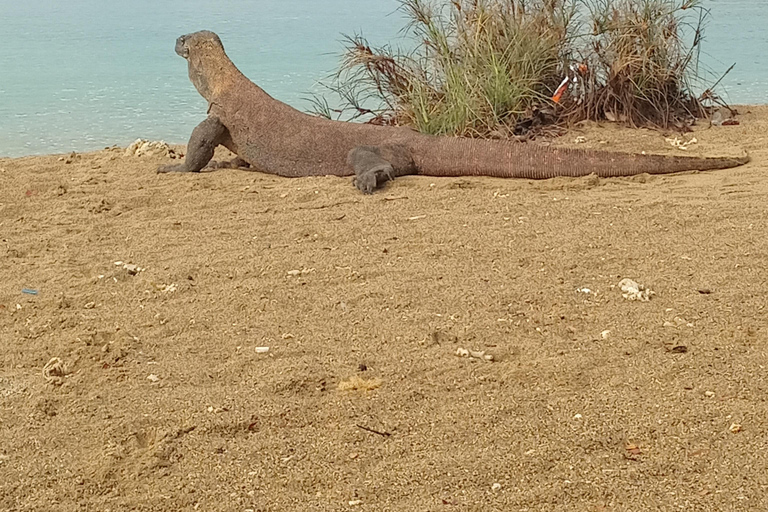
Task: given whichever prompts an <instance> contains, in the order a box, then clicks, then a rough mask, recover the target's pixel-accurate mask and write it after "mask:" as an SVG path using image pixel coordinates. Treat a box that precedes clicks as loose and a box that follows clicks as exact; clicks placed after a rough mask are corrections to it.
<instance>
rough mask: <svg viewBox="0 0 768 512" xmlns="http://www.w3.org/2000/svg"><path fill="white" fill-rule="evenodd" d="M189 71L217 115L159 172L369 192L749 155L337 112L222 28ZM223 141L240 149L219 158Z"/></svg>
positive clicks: (728, 161) (184, 42)
mask: <svg viewBox="0 0 768 512" xmlns="http://www.w3.org/2000/svg"><path fill="white" fill-rule="evenodd" d="M176 53H178V54H179V55H181V56H182V57H184V58H185V59H187V61H188V63H189V78H190V79H191V80H192V83H193V84H194V85H195V87H196V88H197V90H198V92H200V94H201V95H202V96H203V97H204V98H205V99H206V100H207V101H208V105H209V106H208V118H207V119H206V120H205V121H203V122H202V123H200V124H199V125H198V126H197V127H196V128H195V129H194V130H193V131H192V135H191V137H190V139H189V145H188V146H187V155H186V159H185V161H184V163H182V164H178V165H166V166H163V167H160V168H159V169H158V172H174V171H175V172H198V171H200V170H201V169H203V167H205V166H206V165H210V166H211V167H224V166H227V165H229V166H235V167H248V166H250V167H251V168H253V169H254V170H258V171H263V172H266V173H271V174H277V175H280V176H288V177H299V176H321V175H336V176H352V175H354V176H355V184H356V186H357V188H358V189H360V190H361V191H362V192H363V193H366V194H370V193H372V192H373V191H374V190H375V189H376V188H378V187H379V186H381V185H382V184H383V183H384V182H385V181H387V180H391V179H394V178H395V177H397V176H404V175H408V174H423V175H429V176H497V177H508V178H512V177H518V178H529V179H542V178H551V177H554V176H584V175H588V174H591V173H595V174H597V175H598V176H630V175H634V174H640V173H651V174H661V173H671V172H678V171H688V170H709V169H725V168H729V167H735V166H738V165H742V164H744V163H746V162H748V161H749V157H748V156H743V157H721V158H693V157H682V156H662V155H637V154H628V153H613V152H602V151H590V150H583V149H566V148H552V147H545V146H541V145H536V144H523V143H515V142H507V141H494V140H481V139H462V138H456V137H443V136H432V135H425V134H420V133H418V132H415V131H413V130H411V129H409V128H405V127H393V126H374V125H370V124H359V123H349V122H343V121H332V120H329V119H323V118H320V117H315V116H311V115H308V114H304V113H302V112H299V111H298V110H296V109H294V108H292V107H290V106H289V105H286V104H285V103H282V102H280V101H278V100H276V99H274V98H272V97H271V96H269V95H268V94H267V93H266V92H264V91H263V90H262V89H261V88H260V87H258V86H257V85H256V84H254V83H253V82H251V81H250V80H248V78H246V77H245V75H243V74H242V73H241V72H240V70H238V69H237V67H235V65H234V64H233V63H232V61H231V60H230V59H229V57H227V54H226V53H225V52H224V46H223V45H222V44H221V40H220V39H219V37H218V36H217V35H216V34H214V33H213V32H208V31H201V32H195V33H192V34H188V35H185V36H181V37H179V38H178V39H177V40H176ZM217 145H222V146H225V147H227V148H228V149H229V150H230V151H232V152H233V153H235V154H236V155H237V156H238V158H236V159H235V160H233V161H232V162H230V163H229V164H222V163H215V162H212V163H210V164H209V162H211V158H213V152H214V149H215V148H216V146H217Z"/></svg>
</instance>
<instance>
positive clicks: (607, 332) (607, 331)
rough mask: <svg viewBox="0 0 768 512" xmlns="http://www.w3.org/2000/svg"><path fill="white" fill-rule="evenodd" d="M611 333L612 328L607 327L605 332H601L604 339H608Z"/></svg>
mask: <svg viewBox="0 0 768 512" xmlns="http://www.w3.org/2000/svg"><path fill="white" fill-rule="evenodd" d="M610 334H611V331H610V329H606V330H604V331H603V332H601V333H600V337H601V338H603V339H604V340H607V339H608V336H610Z"/></svg>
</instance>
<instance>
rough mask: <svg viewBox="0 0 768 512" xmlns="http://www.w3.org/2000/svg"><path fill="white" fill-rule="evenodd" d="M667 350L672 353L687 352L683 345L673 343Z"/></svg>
mask: <svg viewBox="0 0 768 512" xmlns="http://www.w3.org/2000/svg"><path fill="white" fill-rule="evenodd" d="M669 351H670V352H671V353H673V354H685V353H687V352H688V347H686V346H685V345H675V346H674V347H672V348H671V349H669Z"/></svg>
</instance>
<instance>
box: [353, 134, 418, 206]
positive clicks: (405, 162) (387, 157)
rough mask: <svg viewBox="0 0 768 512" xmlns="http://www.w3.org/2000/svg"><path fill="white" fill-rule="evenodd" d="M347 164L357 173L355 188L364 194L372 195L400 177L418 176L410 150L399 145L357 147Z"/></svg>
mask: <svg viewBox="0 0 768 512" xmlns="http://www.w3.org/2000/svg"><path fill="white" fill-rule="evenodd" d="M347 164H348V165H349V166H350V167H351V168H352V169H353V170H354V171H355V186H356V187H357V188H358V189H359V190H360V192H362V193H363V194H372V193H373V191H374V190H376V189H377V188H379V187H381V186H382V185H383V184H384V183H385V182H387V181H389V180H393V179H395V178H396V177H398V176H405V175H408V174H416V164H414V162H413V158H412V157H411V152H410V150H409V149H408V148H407V147H405V146H402V145H399V144H388V145H382V146H357V147H356V148H354V149H353V150H351V151H350V152H349V154H348V155H347Z"/></svg>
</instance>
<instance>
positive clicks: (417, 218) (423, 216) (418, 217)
mask: <svg viewBox="0 0 768 512" xmlns="http://www.w3.org/2000/svg"><path fill="white" fill-rule="evenodd" d="M426 218H427V216H426V215H416V216H415V217H408V220H419V219H426Z"/></svg>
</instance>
